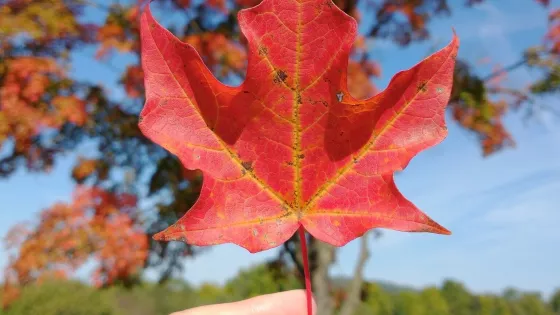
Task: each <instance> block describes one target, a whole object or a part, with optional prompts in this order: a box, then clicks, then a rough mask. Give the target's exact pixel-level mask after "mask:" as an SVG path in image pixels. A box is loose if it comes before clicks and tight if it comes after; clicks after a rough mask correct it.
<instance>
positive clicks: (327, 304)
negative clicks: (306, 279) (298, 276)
mask: <svg viewBox="0 0 560 315" xmlns="http://www.w3.org/2000/svg"><path fill="white" fill-rule="evenodd" d="M314 251H315V252H316V254H317V261H316V264H317V265H316V268H315V270H314V272H313V275H312V277H311V279H312V280H313V288H314V290H315V299H316V302H317V314H321V315H332V314H333V313H334V304H333V300H332V297H331V292H330V287H331V286H330V281H329V267H330V265H331V264H332V262H333V261H334V247H332V246H331V245H329V244H326V243H323V242H321V241H318V240H317V241H315V242H314Z"/></svg>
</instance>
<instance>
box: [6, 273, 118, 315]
mask: <svg viewBox="0 0 560 315" xmlns="http://www.w3.org/2000/svg"><path fill="white" fill-rule="evenodd" d="M36 314H41V315H120V313H118V312H117V311H116V310H115V309H114V308H112V307H111V305H110V301H109V299H108V298H107V296H106V295H105V294H104V292H102V291H96V290H95V289H94V288H92V287H89V286H86V285H84V284H82V283H79V282H61V281H49V282H45V283H43V284H40V285H34V286H28V287H26V288H25V289H24V290H23V291H22V292H21V297H20V298H19V299H17V300H16V301H15V302H14V303H13V304H12V305H10V308H9V309H8V310H6V315H36Z"/></svg>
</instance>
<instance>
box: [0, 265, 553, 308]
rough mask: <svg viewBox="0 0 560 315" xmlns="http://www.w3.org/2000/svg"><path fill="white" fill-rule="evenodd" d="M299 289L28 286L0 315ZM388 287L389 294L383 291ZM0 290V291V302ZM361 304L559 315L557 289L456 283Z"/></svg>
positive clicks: (164, 304) (376, 294) (248, 274)
mask: <svg viewBox="0 0 560 315" xmlns="http://www.w3.org/2000/svg"><path fill="white" fill-rule="evenodd" d="M296 288H301V284H300V283H299V279H298V277H297V275H296V274H294V272H292V271H291V270H285V269H278V268H277V265H275V264H264V265H256V266H253V267H251V268H248V269H246V270H243V271H241V272H240V273H239V274H238V275H236V276H235V277H234V278H232V279H230V280H229V281H227V282H226V284H225V285H224V286H219V285H216V284H208V283H207V284H203V285H201V286H198V287H192V286H190V285H188V284H187V283H185V282H183V281H179V280H170V281H168V282H166V283H165V284H156V283H141V284H140V285H137V286H134V287H132V288H130V287H125V286H113V287H111V288H109V289H99V290H98V289H95V288H93V287H91V286H88V285H85V284H83V283H79V282H75V281H55V282H47V283H44V284H42V285H31V286H28V287H26V288H25V289H24V290H23V291H22V295H21V297H20V298H19V299H18V300H16V302H14V303H13V304H12V305H11V307H10V308H9V309H7V310H4V312H3V313H2V310H0V314H2V315H4V314H5V315H28V314H29V315H31V314H33V315H35V314H41V315H90V314H91V315H94V314H95V315H167V314H171V313H173V312H177V311H181V310H185V309H188V308H192V307H195V306H201V305H207V304H215V303H223V302H231V301H237V300H241V299H247V298H250V297H253V296H256V295H262V294H267V293H272V292H277V291H284V290H291V289H296ZM387 288H388V289H387ZM1 296H2V290H0V297H1ZM362 296H363V300H362V303H361V304H360V305H359V306H358V308H357V310H356V313H355V314H354V315H455V314H464V315H559V314H560V313H559V312H558V311H559V307H560V290H557V291H556V293H555V294H553V296H552V297H551V299H550V300H549V301H544V300H543V299H542V297H541V295H540V294H536V293H526V292H520V291H517V290H514V289H509V290H506V291H505V292H504V294H503V295H501V296H499V295H490V294H484V295H475V294H471V293H470V292H469V291H468V290H467V289H466V288H465V287H464V286H463V285H462V284H461V283H459V282H456V281H446V282H444V284H443V286H442V287H441V288H437V287H428V288H424V289H422V290H414V289H409V288H403V287H397V286H388V285H386V284H383V283H380V284H378V283H365V284H364V294H363V295H362Z"/></svg>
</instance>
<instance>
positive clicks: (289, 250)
mask: <svg viewBox="0 0 560 315" xmlns="http://www.w3.org/2000/svg"><path fill="white" fill-rule="evenodd" d="M284 251H285V252H286V253H288V255H290V258H291V259H292V261H293V262H294V264H295V265H296V268H297V270H298V271H299V274H300V275H301V276H302V277H303V276H304V270H303V265H302V264H301V261H300V260H299V259H298V255H297V253H296V252H295V250H294V249H293V248H291V247H290V246H289V244H288V242H285V243H284Z"/></svg>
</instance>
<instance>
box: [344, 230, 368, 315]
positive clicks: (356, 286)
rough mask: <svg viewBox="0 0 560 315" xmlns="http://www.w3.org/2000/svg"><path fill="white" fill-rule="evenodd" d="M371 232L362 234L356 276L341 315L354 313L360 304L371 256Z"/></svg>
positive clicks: (351, 283)
mask: <svg viewBox="0 0 560 315" xmlns="http://www.w3.org/2000/svg"><path fill="white" fill-rule="evenodd" d="M368 236H369V233H366V234H364V235H363V236H362V238H361V240H360V256H359V257H358V263H357V264H356V269H355V270H354V278H353V279H352V281H351V282H350V285H349V287H348V290H347V291H346V292H347V295H346V300H345V301H344V303H343V304H342V308H341V309H340V313H339V315H352V314H354V313H355V311H356V308H357V307H358V306H359V305H360V297H361V292H362V284H363V282H364V267H365V265H366V262H367V260H368V258H369V249H368V240H367V238H368Z"/></svg>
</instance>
